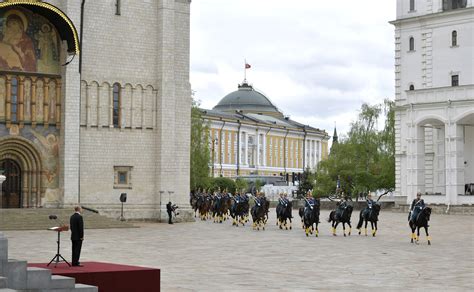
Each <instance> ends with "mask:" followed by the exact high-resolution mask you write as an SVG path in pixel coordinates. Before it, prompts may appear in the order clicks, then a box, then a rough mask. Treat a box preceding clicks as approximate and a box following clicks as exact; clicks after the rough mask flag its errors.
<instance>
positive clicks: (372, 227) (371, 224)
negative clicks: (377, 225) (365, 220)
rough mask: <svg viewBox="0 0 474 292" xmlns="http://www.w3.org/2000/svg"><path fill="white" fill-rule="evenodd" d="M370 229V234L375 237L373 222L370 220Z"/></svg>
mask: <svg viewBox="0 0 474 292" xmlns="http://www.w3.org/2000/svg"><path fill="white" fill-rule="evenodd" d="M370 229H371V230H372V236H373V237H375V229H374V222H372V221H370Z"/></svg>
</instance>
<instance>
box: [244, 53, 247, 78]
mask: <svg viewBox="0 0 474 292" xmlns="http://www.w3.org/2000/svg"><path fill="white" fill-rule="evenodd" d="M244 83H247V60H246V59H244Z"/></svg>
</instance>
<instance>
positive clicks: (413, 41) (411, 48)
mask: <svg viewBox="0 0 474 292" xmlns="http://www.w3.org/2000/svg"><path fill="white" fill-rule="evenodd" d="M408 50H409V51H414V50H415V39H414V38H413V37H410V44H409V48H408Z"/></svg>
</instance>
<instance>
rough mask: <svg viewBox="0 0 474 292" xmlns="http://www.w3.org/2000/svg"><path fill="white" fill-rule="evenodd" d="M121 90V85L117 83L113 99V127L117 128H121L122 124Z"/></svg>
mask: <svg viewBox="0 0 474 292" xmlns="http://www.w3.org/2000/svg"><path fill="white" fill-rule="evenodd" d="M120 95H121V90H120V84H118V83H115V84H114V87H113V99H114V108H113V119H112V122H113V125H114V127H115V128H118V127H119V125H120V124H119V123H120V104H121V100H120V99H121V98H120Z"/></svg>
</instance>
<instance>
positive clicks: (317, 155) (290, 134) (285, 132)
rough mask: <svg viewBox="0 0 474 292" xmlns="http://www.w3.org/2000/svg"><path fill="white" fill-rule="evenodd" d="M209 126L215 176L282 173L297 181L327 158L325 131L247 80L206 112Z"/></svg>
mask: <svg viewBox="0 0 474 292" xmlns="http://www.w3.org/2000/svg"><path fill="white" fill-rule="evenodd" d="M202 113H203V118H204V120H205V121H206V122H207V123H209V125H210V139H209V143H210V151H211V153H210V157H211V161H212V163H211V166H212V167H211V173H212V175H213V176H215V177H218V176H224V177H233V178H235V177H238V176H252V175H256V176H283V177H284V179H285V180H287V181H295V180H297V175H298V174H299V173H302V172H303V171H304V170H305V169H309V170H311V171H313V172H314V171H315V170H316V168H317V166H318V163H319V162H320V161H321V160H324V159H326V158H327V156H328V140H329V135H328V134H327V133H326V131H324V130H321V129H318V128H314V127H311V126H308V125H304V124H301V123H298V122H297V121H294V120H291V119H290V118H289V117H286V116H284V115H283V113H282V111H281V110H280V109H278V108H277V107H276V106H275V105H274V104H273V103H272V102H271V101H270V99H269V98H268V97H267V96H265V95H264V94H262V93H261V92H259V91H258V90H256V89H254V87H253V86H252V85H250V84H249V83H247V82H246V81H244V82H243V83H242V84H239V85H238V88H237V90H236V91H234V92H231V93H229V94H228V95H226V96H225V97H223V98H222V100H221V101H220V102H219V103H218V104H217V105H216V106H215V107H214V108H213V109H212V110H204V109H203V110H202Z"/></svg>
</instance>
